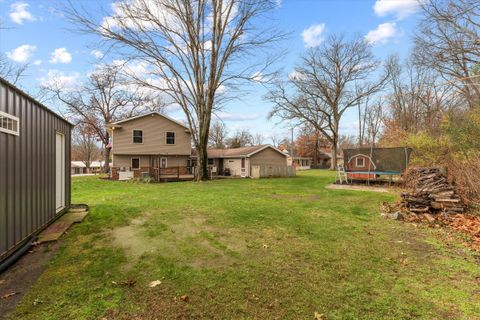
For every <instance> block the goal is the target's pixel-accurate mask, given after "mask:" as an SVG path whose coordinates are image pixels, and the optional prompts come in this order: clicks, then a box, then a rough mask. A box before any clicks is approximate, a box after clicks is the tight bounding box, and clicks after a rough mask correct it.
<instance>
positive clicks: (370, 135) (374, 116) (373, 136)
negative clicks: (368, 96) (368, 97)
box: [364, 98, 385, 147]
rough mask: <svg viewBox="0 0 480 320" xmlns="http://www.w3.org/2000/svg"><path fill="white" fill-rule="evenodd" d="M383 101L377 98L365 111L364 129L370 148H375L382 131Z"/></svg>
mask: <svg viewBox="0 0 480 320" xmlns="http://www.w3.org/2000/svg"><path fill="white" fill-rule="evenodd" d="M384 112H385V110H384V106H383V99H382V98H378V99H377V100H375V102H374V103H372V104H369V105H368V106H367V108H366V109H365V114H366V117H365V124H364V126H365V128H366V131H367V137H366V138H367V139H366V140H367V142H368V144H369V145H370V146H372V147H375V145H376V143H377V140H378V137H379V134H380V131H381V129H382V124H383V119H384V117H385V115H384Z"/></svg>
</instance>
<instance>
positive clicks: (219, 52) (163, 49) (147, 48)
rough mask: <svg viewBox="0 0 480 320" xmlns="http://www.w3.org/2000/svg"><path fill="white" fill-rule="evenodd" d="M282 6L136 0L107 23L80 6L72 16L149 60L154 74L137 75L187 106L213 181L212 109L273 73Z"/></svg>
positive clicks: (254, 0)
mask: <svg viewBox="0 0 480 320" xmlns="http://www.w3.org/2000/svg"><path fill="white" fill-rule="evenodd" d="M72 3H73V2H72ZM275 7H276V3H275V1H274V0H228V1H227V0H195V1H193V0H190V1H186V0H184V1H179V0H132V1H118V2H116V3H115V10H114V11H115V12H114V14H113V15H110V16H109V17H107V18H105V19H103V21H102V22H101V23H98V22H97V21H96V20H95V18H93V17H91V16H89V15H88V13H87V12H86V10H82V11H81V10H80V9H79V8H76V7H75V6H74V5H71V6H70V9H68V10H67V15H68V16H69V17H70V18H71V20H73V21H74V22H75V23H77V24H78V25H80V26H81V27H82V28H83V29H84V31H86V32H90V33H91V32H94V33H96V34H99V35H100V36H102V37H103V38H104V39H107V40H109V41H110V42H111V43H112V44H113V45H114V46H115V45H116V46H117V47H118V48H120V50H121V49H126V50H123V54H124V55H128V56H130V57H131V58H132V59H136V60H141V61H144V62H146V63H148V64H149V66H150V67H151V70H150V72H149V76H150V77H149V78H147V79H145V78H143V79H142V78H140V77H137V79H136V80H137V81H138V82H140V83H141V84H142V85H144V86H146V87H149V88H152V89H154V90H158V91H159V92H162V93H164V94H165V95H166V96H168V97H169V98H170V99H171V101H172V102H174V103H175V104H177V105H178V106H180V107H181V108H182V110H183V111H184V113H185V116H186V119H187V122H188V125H189V127H190V130H191V132H192V138H193V144H194V146H195V148H196V149H197V154H198V162H197V163H198V166H199V170H198V172H199V174H198V175H197V179H198V180H207V179H209V175H208V169H207V146H208V139H209V130H210V122H211V115H212V112H213V111H214V110H216V109H218V108H220V106H221V100H219V97H220V94H221V92H222V91H224V90H223V88H228V87H230V86H234V87H235V86H238V85H239V84H240V83H242V82H243V81H245V80H250V81H258V78H259V76H258V75H259V74H261V75H262V79H263V78H264V77H265V76H266V74H268V69H267V68H268V67H269V66H270V65H271V64H272V62H273V61H274V60H275V58H276V57H277V55H272V54H268V52H266V50H265V49H266V48H269V47H272V45H274V44H275V43H276V42H277V41H278V40H281V39H282V38H283V37H284V36H283V34H281V33H280V32H278V31H277V30H276V29H275V28H273V27H269V26H268V25H269V23H268V21H267V20H268V19H269V17H268V16H269V12H270V11H272V10H273V9H274V8H275ZM278 51H279V50H278V49H277V50H276V52H278ZM262 57H265V59H263V58H262ZM257 61H261V62H258V63H257ZM237 92H238V91H237ZM232 94H234V93H232Z"/></svg>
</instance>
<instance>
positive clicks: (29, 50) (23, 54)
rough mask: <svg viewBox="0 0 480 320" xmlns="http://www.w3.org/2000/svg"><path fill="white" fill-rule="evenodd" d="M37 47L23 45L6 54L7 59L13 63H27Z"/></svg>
mask: <svg viewBox="0 0 480 320" xmlns="http://www.w3.org/2000/svg"><path fill="white" fill-rule="evenodd" d="M35 50H37V47H35V46H32V45H29V44H24V45H21V46H20V47H18V48H16V49H14V50H12V51H8V52H7V57H8V58H10V59H12V60H13V61H15V62H27V61H28V60H29V59H30V58H31V57H32V56H33V52H34V51H35Z"/></svg>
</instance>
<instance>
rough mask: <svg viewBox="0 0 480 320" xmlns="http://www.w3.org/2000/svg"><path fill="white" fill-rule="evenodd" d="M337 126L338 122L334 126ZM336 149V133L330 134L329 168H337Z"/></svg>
mask: <svg viewBox="0 0 480 320" xmlns="http://www.w3.org/2000/svg"><path fill="white" fill-rule="evenodd" d="M335 128H338V124H337V125H336V126H335ZM337 150H338V135H337V134H336V133H333V134H332V163H331V166H330V169H332V170H337V162H338V159H337V153H338V152H337Z"/></svg>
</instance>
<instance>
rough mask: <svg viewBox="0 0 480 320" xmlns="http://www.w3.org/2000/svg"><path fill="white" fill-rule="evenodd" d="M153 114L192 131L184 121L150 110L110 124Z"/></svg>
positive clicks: (118, 123)
mask: <svg viewBox="0 0 480 320" xmlns="http://www.w3.org/2000/svg"><path fill="white" fill-rule="evenodd" d="M151 115H157V116H160V117H162V118H164V119H166V120H168V121H171V122H173V123H176V124H178V125H179V126H181V127H183V128H185V129H187V130H189V131H190V128H189V127H187V126H186V125H184V124H183V123H181V122H180V121H177V120H175V119H172V118H170V117H168V116H166V115H164V114H161V113H160V112H149V113H145V114H141V115H138V116H135V117H131V118H127V119H123V120H119V121H115V122H112V123H110V124H109V126H115V125H120V124H122V123H125V122H129V121H133V120H137V119H140V118H144V117H147V116H151Z"/></svg>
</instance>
